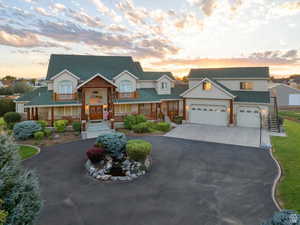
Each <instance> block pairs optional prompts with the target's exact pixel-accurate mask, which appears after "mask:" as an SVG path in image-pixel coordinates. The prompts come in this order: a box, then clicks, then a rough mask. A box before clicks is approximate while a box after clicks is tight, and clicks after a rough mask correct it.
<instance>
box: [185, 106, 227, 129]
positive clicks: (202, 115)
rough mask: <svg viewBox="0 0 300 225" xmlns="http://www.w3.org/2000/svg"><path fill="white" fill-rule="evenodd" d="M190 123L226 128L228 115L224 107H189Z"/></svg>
mask: <svg viewBox="0 0 300 225" xmlns="http://www.w3.org/2000/svg"><path fill="white" fill-rule="evenodd" d="M190 122H191V123H199V124H207V125H217V126H227V124H228V113H227V110H226V106H212V105H196V104H195V105H191V108H190Z"/></svg>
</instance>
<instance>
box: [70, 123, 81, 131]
mask: <svg viewBox="0 0 300 225" xmlns="http://www.w3.org/2000/svg"><path fill="white" fill-rule="evenodd" d="M72 127H73V130H74V131H76V132H80V131H81V123H80V122H73V123H72Z"/></svg>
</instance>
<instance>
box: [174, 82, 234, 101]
mask: <svg viewBox="0 0 300 225" xmlns="http://www.w3.org/2000/svg"><path fill="white" fill-rule="evenodd" d="M204 81H209V82H211V83H212V84H213V85H215V86H216V87H217V88H218V89H220V90H221V91H223V92H224V93H226V94H227V95H229V96H230V97H232V98H235V97H236V96H235V95H234V94H233V93H232V92H231V90H230V89H228V88H226V87H225V86H223V85H221V84H220V83H219V82H216V81H214V80H212V79H209V78H204V79H202V80H201V81H200V82H199V83H198V84H196V85H194V86H193V87H191V88H189V89H188V90H186V91H185V92H183V93H182V94H181V95H180V96H182V97H184V95H186V94H188V93H189V92H191V91H192V90H194V89H195V88H197V87H199V86H200V85H201V84H202V83H203V82H204Z"/></svg>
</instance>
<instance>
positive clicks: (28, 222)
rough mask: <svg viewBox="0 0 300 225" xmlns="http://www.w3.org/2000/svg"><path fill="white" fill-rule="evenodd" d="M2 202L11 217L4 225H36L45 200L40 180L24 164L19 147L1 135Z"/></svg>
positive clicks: (0, 183)
mask: <svg viewBox="0 0 300 225" xmlns="http://www.w3.org/2000/svg"><path fill="white" fill-rule="evenodd" d="M0 199H3V201H4V202H3V206H2V208H3V210H5V211H6V212H7V213H8V215H7V217H6V221H5V222H4V225H32V224H33V222H34V220H35V218H36V216H37V215H38V213H39V211H40V208H41V205H42V201H41V196H40V190H39V182H38V178H37V176H36V175H35V173H34V172H32V171H30V170H25V169H24V168H23V167H22V165H21V159H20V156H19V152H18V146H17V145H16V144H15V143H14V142H13V141H12V139H11V137H8V136H4V135H1V136H0Z"/></svg>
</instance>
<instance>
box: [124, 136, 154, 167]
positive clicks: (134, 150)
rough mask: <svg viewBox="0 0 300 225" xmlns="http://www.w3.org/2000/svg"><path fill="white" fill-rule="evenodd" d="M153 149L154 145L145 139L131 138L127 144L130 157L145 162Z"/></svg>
mask: <svg viewBox="0 0 300 225" xmlns="http://www.w3.org/2000/svg"><path fill="white" fill-rule="evenodd" d="M151 150H152V145H151V144H150V143H149V142H147V141H144V140H129V141H128V142H127V144H126V153H127V155H128V156H129V158H130V159H132V160H135V161H141V162H144V161H145V159H146V158H147V156H148V155H149V154H150V152H151Z"/></svg>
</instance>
